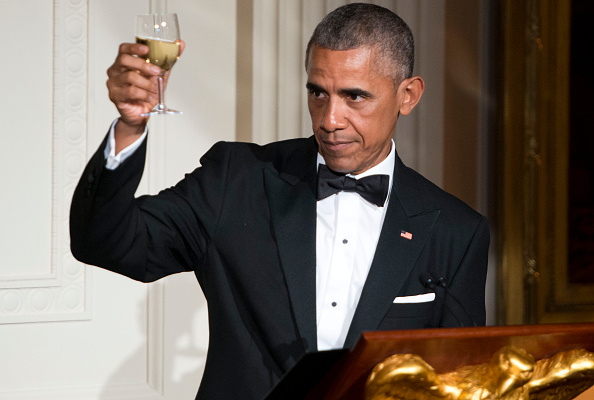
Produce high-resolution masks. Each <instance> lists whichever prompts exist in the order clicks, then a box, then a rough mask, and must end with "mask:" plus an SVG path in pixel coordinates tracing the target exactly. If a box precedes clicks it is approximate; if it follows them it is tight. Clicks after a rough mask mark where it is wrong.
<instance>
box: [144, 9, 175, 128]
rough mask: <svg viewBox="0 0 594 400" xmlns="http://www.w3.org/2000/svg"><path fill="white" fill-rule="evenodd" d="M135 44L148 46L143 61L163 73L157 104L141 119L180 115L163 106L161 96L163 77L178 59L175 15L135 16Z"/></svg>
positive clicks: (163, 102) (159, 78)
mask: <svg viewBox="0 0 594 400" xmlns="http://www.w3.org/2000/svg"><path fill="white" fill-rule="evenodd" d="M136 43H140V44H144V45H146V46H148V48H149V52H148V54H147V55H146V56H144V59H145V60H146V62H147V63H149V62H150V63H151V64H154V65H156V66H158V67H160V68H161V69H163V73H162V74H161V75H159V76H158V77H157V79H158V80H159V104H157V105H156V106H155V107H154V108H153V109H152V110H151V111H150V112H148V113H145V114H142V116H143V117H146V116H148V115H155V114H181V113H182V112H181V111H177V110H173V109H171V108H168V107H167V106H166V105H165V100H164V95H163V75H165V72H167V71H168V70H170V69H171V67H173V64H175V62H176V61H177V59H178V58H179V51H180V37H179V24H178V23H177V14H149V15H138V16H136Z"/></svg>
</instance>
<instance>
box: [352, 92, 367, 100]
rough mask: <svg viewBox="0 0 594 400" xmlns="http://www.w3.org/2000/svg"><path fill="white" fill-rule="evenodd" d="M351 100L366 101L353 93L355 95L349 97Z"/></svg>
mask: <svg viewBox="0 0 594 400" xmlns="http://www.w3.org/2000/svg"><path fill="white" fill-rule="evenodd" d="M349 100H351V101H362V100H364V97H363V96H361V95H360V94H354V93H353V94H351V95H349Z"/></svg>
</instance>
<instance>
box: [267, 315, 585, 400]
mask: <svg viewBox="0 0 594 400" xmlns="http://www.w3.org/2000/svg"><path fill="white" fill-rule="evenodd" d="M506 345H513V346H516V347H520V348H523V349H524V350H526V351H527V352H528V353H530V354H531V355H532V356H533V357H534V359H535V360H540V359H543V358H549V357H552V356H553V355H555V354H556V353H559V352H562V351H568V350H572V349H585V350H587V351H589V352H594V323H583V324H555V325H530V326H528V325H522V326H505V327H478V328H441V329H425V330H409V331H385V332H366V333H364V334H363V335H362V337H361V338H360V339H359V341H358V342H357V344H356V345H355V346H354V347H353V348H352V349H351V350H350V351H346V350H345V351H340V350H339V351H333V352H320V353H317V354H318V355H322V356H321V358H319V359H317V356H316V354H315V353H314V354H311V355H306V357H305V358H304V359H305V361H304V363H303V364H304V365H302V366H300V365H299V364H301V362H300V363H298V364H297V365H296V367H295V368H294V370H295V371H296V372H295V373H293V372H292V371H293V370H292V371H290V372H289V373H288V374H287V376H286V377H285V378H283V380H281V382H279V385H277V387H276V388H275V389H273V391H272V392H271V393H270V395H269V396H268V397H266V399H267V400H273V399H285V400H286V399H293V398H294V399H306V400H320V399H325V400H351V399H352V400H361V399H363V396H364V388H365V382H366V380H367V377H368V376H369V374H370V372H371V370H372V369H373V367H374V366H375V365H376V364H377V363H379V362H381V361H383V360H384V359H386V358H387V357H389V356H391V355H394V354H416V355H418V356H420V357H421V358H423V359H424V360H425V361H426V362H427V363H429V364H430V365H431V366H432V367H433V368H435V371H436V372H437V373H444V372H450V371H454V370H456V369H457V368H459V367H462V366H466V365H476V364H483V363H487V362H489V360H490V359H491V357H492V356H493V354H495V353H496V352H497V351H499V350H500V349H501V348H503V347H504V346H506ZM308 358H309V359H308ZM316 369H318V371H314V370H316ZM312 371H313V372H312ZM308 374H309V375H308ZM304 391H305V393H304Z"/></svg>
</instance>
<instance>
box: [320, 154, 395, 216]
mask: <svg viewBox="0 0 594 400" xmlns="http://www.w3.org/2000/svg"><path fill="white" fill-rule="evenodd" d="M389 186H390V177H389V176H388V175H370V176H366V177H365V178H361V179H354V178H351V177H349V176H346V175H343V174H338V173H336V172H334V171H332V170H331V169H330V168H328V167H327V166H326V165H324V164H320V165H319V168H318V195H317V199H318V200H322V199H325V198H326V197H329V196H332V195H333V194H336V193H338V192H341V191H344V192H355V193H357V194H359V196H361V197H363V198H364V199H365V200H367V201H368V202H370V203H373V204H375V205H376V206H378V207H383V206H384V203H385V202H386V197H388V187H389Z"/></svg>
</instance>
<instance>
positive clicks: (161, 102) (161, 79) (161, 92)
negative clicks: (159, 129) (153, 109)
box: [157, 75, 165, 110]
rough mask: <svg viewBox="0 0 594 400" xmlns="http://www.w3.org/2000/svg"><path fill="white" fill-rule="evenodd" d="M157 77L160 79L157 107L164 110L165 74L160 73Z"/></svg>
mask: <svg viewBox="0 0 594 400" xmlns="http://www.w3.org/2000/svg"><path fill="white" fill-rule="evenodd" d="M157 79H158V81H159V104H158V105H157V109H158V110H164V109H165V102H164V101H163V76H162V75H159V76H158V77H157Z"/></svg>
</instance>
